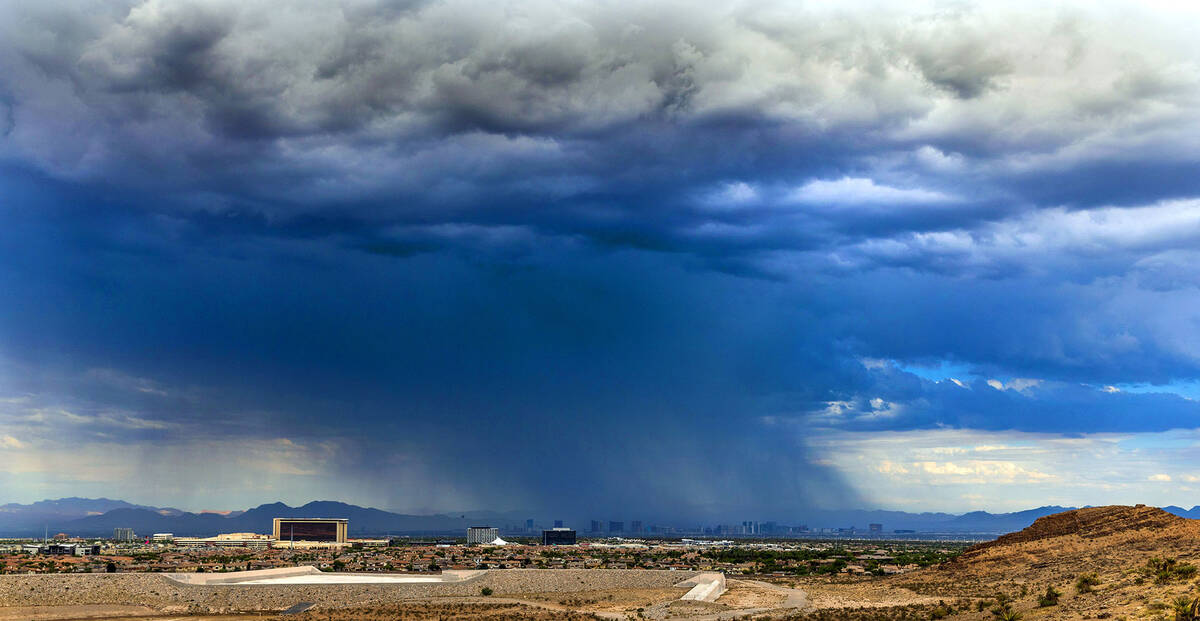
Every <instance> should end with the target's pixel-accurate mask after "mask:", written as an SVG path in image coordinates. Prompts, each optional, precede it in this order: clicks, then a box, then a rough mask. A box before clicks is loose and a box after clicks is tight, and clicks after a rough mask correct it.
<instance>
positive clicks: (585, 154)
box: [0, 0, 1200, 526]
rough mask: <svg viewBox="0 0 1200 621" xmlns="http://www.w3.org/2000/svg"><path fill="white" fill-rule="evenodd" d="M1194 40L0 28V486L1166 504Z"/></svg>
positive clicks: (501, 502) (651, 17)
mask: <svg viewBox="0 0 1200 621" xmlns="http://www.w3.org/2000/svg"><path fill="white" fill-rule="evenodd" d="M1197 19H1200V12H1198V9H1196V8H1195V7H1192V6H1189V5H1185V4H1182V3H1157V2H1154V3H1135V2H1131V1H1129V2H1121V1H1116V2H1110V3H1101V4H1094V3H1083V2H1060V3H1051V4H1045V3H1031V2H1018V3H1015V4H1011V3H1006V4H1004V5H999V4H997V3H975V2H963V3H959V2H949V3H946V2H905V3H891V2H861V3H857V2H856V3H849V4H840V3H839V4H836V5H835V4H808V3H798V2H773V1H768V0H761V1H746V2H735V3H732V4H730V5H727V6H723V7H707V6H706V7H701V6H695V4H694V3H683V2H654V3H649V4H647V3H637V2H631V1H623V0H622V1H616V2H607V1H604V2H601V1H594V0H581V1H579V2H572V3H566V4H563V3H556V2H540V1H535V2H482V1H479V0H430V1H427V2H356V1H350V0H346V1H344V2H332V3H318V4H314V3H309V2H300V1H291V0H286V1H285V2H282V3H280V2H271V3H267V2H261V1H258V0H249V1H247V0H239V1H237V2H234V1H226V0H220V1H203V2H201V1H192V0H183V1H173V2H165V1H158V0H119V1H116V2H111V3H104V4H99V5H94V4H84V3H78V2H68V1H65V0H53V1H51V2H40V3H36V4H31V3H19V2H11V3H5V4H3V5H0V292H3V302H0V489H3V490H5V494H6V497H5V498H2V499H0V502H25V503H28V502H32V501H36V500H40V499H44V498H62V497H71V496H81V497H107V498H122V499H126V500H129V501H131V502H137V503H146V504H154V505H158V506H176V507H180V508H186V509H193V510H200V509H219V510H229V509H234V508H239V507H241V508H244V507H250V506H254V505H255V504H256V503H257V502H261V501H263V499H267V498H269V499H270V500H279V501H283V502H288V503H289V504H292V503H299V502H307V501H309V500H312V499H315V498H333V499H337V500H340V501H344V502H350V503H354V504H359V505H363V506H379V507H386V508H388V509H389V510H392V511H400V512H405V513H413V514H422V513H439V512H445V511H468V510H492V511H510V510H521V511H540V510H547V511H558V512H562V513H564V514H571V515H595V516H596V517H597V518H601V517H603V519H604V520H605V522H606V524H605V526H607V521H608V520H609V519H613V520H625V521H626V522H627V523H628V522H630V521H632V519H633V518H635V517H639V516H641V518H644V519H646V520H650V519H651V518H653V517H654V516H659V517H660V518H662V519H666V518H667V517H671V516H675V517H681V516H691V518H692V519H702V520H703V519H713V518H717V517H718V516H735V517H736V516H747V517H750V516H763V517H767V516H780V515H789V514H796V513H797V512H799V511H802V510H805V509H808V508H817V509H855V508H886V509H895V510H904V511H912V512H920V511H947V512H955V513H961V512H966V511H972V510H988V511H992V512H1005V511H1014V510H1021V509H1028V508H1031V507H1039V506H1045V505H1062V506H1077V507H1078V506H1085V505H1100V504H1113V503H1120V504H1129V505H1133V504H1138V503H1146V504H1149V505H1154V506H1162V505H1179V506H1184V507H1190V506H1192V505H1195V504H1197V501H1196V500H1194V499H1196V498H1200V459H1198V457H1200V452H1198V451H1200V448H1198V447H1200V401H1198V400H1200V338H1198V337H1197V334H1200V333H1198V332H1197V329H1196V327H1197V326H1198V325H1200V279H1198V278H1197V272H1196V269H1195V266H1196V265H1197V264H1200V250H1197V248H1200V246H1198V242H1200V175H1198V174H1197V173H1196V171H1197V166H1196V163H1197V162H1200V146H1198V145H1200V139H1198V138H1200V43H1198V42H1197V39H1196V37H1195V36H1194V32H1193V30H1194V29H1193V28H1192V27H1191V24H1194V23H1196V20H1197ZM605 507H627V508H628V510H627V513H626V515H623V516H605V514H604V508H605Z"/></svg>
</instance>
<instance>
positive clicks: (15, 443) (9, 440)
mask: <svg viewBox="0 0 1200 621" xmlns="http://www.w3.org/2000/svg"><path fill="white" fill-rule="evenodd" d="M26 446H27V445H26V444H25V443H24V442H22V441H20V440H18V439H16V438H14V437H13V436H10V435H3V436H0V448H5V449H23V448H25V447H26Z"/></svg>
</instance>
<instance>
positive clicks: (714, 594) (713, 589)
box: [675, 572, 725, 602]
mask: <svg viewBox="0 0 1200 621" xmlns="http://www.w3.org/2000/svg"><path fill="white" fill-rule="evenodd" d="M675 586H678V587H692V589H691V590H690V591H688V592H687V593H684V594H683V597H681V598H679V599H682V600H690V601H697V602H715V601H717V598H718V597H721V595H722V594H723V593H725V574H722V573H716V572H712V573H703V574H699V575H696V576H695V577H692V578H689V579H687V580H684V581H683V582H680V583H679V584H677V585H675Z"/></svg>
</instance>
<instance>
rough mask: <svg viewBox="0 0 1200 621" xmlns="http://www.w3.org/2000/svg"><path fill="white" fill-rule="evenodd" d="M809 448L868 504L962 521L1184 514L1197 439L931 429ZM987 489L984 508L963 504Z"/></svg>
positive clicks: (822, 440) (824, 439)
mask: <svg viewBox="0 0 1200 621" xmlns="http://www.w3.org/2000/svg"><path fill="white" fill-rule="evenodd" d="M807 444H808V445H809V446H810V447H811V448H812V449H813V450H814V452H815V454H816V455H817V456H818V457H819V458H820V459H822V460H824V462H825V463H827V464H829V465H830V467H833V468H835V469H836V470H838V471H840V472H841V473H842V474H843V475H844V476H845V478H846V479H847V480H848V481H850V483H851V484H852V485H853V486H854V487H856V488H857V489H858V490H859V492H860V493H862V494H863V495H864V496H866V497H868V498H896V499H907V500H905V501H904V502H903V503H896V504H894V505H892V506H891V507H892V508H897V509H917V508H922V507H926V508H927V507H931V506H932V507H939V508H944V509H947V510H955V511H969V510H975V509H987V510H993V511H994V510H1019V509H1027V508H1031V507H1037V506H1042V505H1047V504H1059V505H1068V506H1082V505H1088V504H1090V505H1099V504H1113V503H1123V504H1134V503H1139V502H1144V503H1152V504H1157V505H1160V506H1163V505H1168V504H1175V505H1183V506H1189V507H1190V506H1191V505H1192V504H1195V503H1193V502H1191V499H1190V497H1189V496H1188V494H1187V492H1186V490H1181V489H1179V488H1178V486H1174V485H1148V482H1154V483H1167V482H1175V481H1186V482H1188V483H1195V482H1198V481H1200V476H1197V474H1196V473H1195V469H1194V467H1193V465H1192V464H1194V451H1195V447H1196V446H1200V429H1197V430H1175V431H1169V432H1158V433H1125V434H1083V435H1081V436H1063V435H1058V434H1049V433H1025V432H1013V431H978V430H962V429H932V430H918V431H886V432H837V433H830V434H826V435H821V436H815V435H810V436H808V438H807ZM981 485H982V486H987V490H988V493H987V496H986V498H984V499H981V500H979V499H970V498H968V497H967V496H965V494H973V493H977V490H978V489H979V486H981Z"/></svg>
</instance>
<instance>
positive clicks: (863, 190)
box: [784, 177, 956, 205]
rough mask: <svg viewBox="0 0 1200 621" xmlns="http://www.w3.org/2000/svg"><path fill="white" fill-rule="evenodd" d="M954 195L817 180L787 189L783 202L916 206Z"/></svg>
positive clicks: (851, 180) (872, 183)
mask: <svg viewBox="0 0 1200 621" xmlns="http://www.w3.org/2000/svg"><path fill="white" fill-rule="evenodd" d="M954 200H956V199H955V197H953V196H950V195H948V194H944V193H942V192H937V191H933V190H925V189H922V188H894V187H891V186H886V185H879V184H877V183H875V181H874V180H872V179H864V178H853V177H842V178H841V179H837V180H834V181H823V180H816V181H810V182H808V183H806V184H804V185H803V186H801V187H799V188H796V189H795V190H792V191H791V192H789V193H788V194H787V195H786V196H785V197H784V201H785V202H791V203H809V204H819V205H915V204H936V203H948V202H953V201H954Z"/></svg>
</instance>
